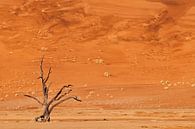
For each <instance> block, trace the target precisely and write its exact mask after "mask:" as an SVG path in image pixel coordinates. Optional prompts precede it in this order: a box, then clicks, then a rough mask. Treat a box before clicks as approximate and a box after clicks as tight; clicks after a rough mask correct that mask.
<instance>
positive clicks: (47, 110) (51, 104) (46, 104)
mask: <svg viewBox="0 0 195 129" xmlns="http://www.w3.org/2000/svg"><path fill="white" fill-rule="evenodd" d="M43 59H44V57H43V58H42V60H41V64H40V77H39V78H38V79H40V80H41V83H42V92H43V102H41V101H40V100H39V99H38V98H36V97H34V96H31V95H24V96H26V97H28V98H31V99H33V100H35V101H36V102H38V103H39V104H41V105H42V107H43V114H42V115H41V116H39V117H36V118H35V121H37V122H49V121H50V114H51V112H52V111H53V109H54V108H55V107H56V106H58V105H59V104H61V103H63V102H64V101H67V100H69V99H74V100H76V101H79V102H81V100H80V99H78V97H77V96H70V97H66V98H65V96H66V95H69V94H70V92H71V91H72V89H71V86H72V85H67V86H63V87H62V88H61V89H60V90H59V91H58V92H57V94H56V95H55V96H54V97H53V98H52V99H51V100H49V99H48V96H49V87H50V85H51V83H50V84H49V85H47V81H48V80H49V77H50V74H51V67H50V68H49V71H48V73H47V77H46V78H45V77H44V71H43Z"/></svg>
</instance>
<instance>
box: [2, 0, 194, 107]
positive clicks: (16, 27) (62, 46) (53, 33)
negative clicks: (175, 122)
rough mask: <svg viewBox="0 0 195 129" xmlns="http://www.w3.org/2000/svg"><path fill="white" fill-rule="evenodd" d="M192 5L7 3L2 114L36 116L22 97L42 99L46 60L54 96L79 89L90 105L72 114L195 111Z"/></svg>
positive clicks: (108, 0) (126, 0)
mask: <svg viewBox="0 0 195 129" xmlns="http://www.w3.org/2000/svg"><path fill="white" fill-rule="evenodd" d="M152 1H153V2H152ZM178 1H179V0H178ZM164 3H165V4H164ZM193 5H194V1H193V0H186V1H185V3H182V4H173V3H171V4H167V3H166V2H165V1H163V0H162V1H157V2H154V0H146V1H145V0H136V1H133V0H131V1H130V0H114V1H113V0H104V1H101V0H1V1H0V18H1V22H0V62H1V63H0V108H1V109H7V110H11V109H23V108H37V106H36V103H33V102H31V101H30V100H28V99H26V98H24V97H23V94H26V93H29V94H32V95H35V96H40V95H41V87H40V82H39V80H37V79H36V78H37V77H38V76H39V62H40V57H41V56H42V55H45V62H44V66H45V70H46V69H47V68H48V67H49V66H52V68H53V73H52V75H51V81H52V88H51V91H50V92H51V95H53V94H54V93H55V92H56V90H57V89H59V88H60V87H61V86H62V85H64V84H73V85H74V94H77V95H79V96H80V97H81V98H82V100H83V103H81V104H77V103H75V102H68V103H67V105H66V106H69V107H75V106H76V107H101V108H109V109H112V108H116V109H118V108H120V109H122V108H193V107H194V106H195V104H194V100H195V98H194V87H195V69H194V66H195V58H194V57H195V51H194V50H195V44H194V41H195V39H194V33H195V22H194V21H195V8H194V6H193ZM62 106H65V105H62Z"/></svg>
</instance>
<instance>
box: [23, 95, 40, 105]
mask: <svg viewBox="0 0 195 129" xmlns="http://www.w3.org/2000/svg"><path fill="white" fill-rule="evenodd" d="M24 96H25V97H28V98H31V99H33V100H35V101H36V102H38V103H39V104H41V105H43V103H42V102H41V101H40V100H39V99H37V98H36V97H34V96H31V95H24Z"/></svg>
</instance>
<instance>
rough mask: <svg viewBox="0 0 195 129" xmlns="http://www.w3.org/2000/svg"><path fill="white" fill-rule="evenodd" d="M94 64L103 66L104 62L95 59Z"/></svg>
mask: <svg viewBox="0 0 195 129" xmlns="http://www.w3.org/2000/svg"><path fill="white" fill-rule="evenodd" d="M94 62H95V63H96V64H103V63H104V60H103V59H95V60H94Z"/></svg>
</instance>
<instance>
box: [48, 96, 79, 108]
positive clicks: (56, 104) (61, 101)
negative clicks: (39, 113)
mask: <svg viewBox="0 0 195 129" xmlns="http://www.w3.org/2000/svg"><path fill="white" fill-rule="evenodd" d="M69 99H74V100H76V101H79V102H81V100H80V99H79V98H78V97H77V96H71V97H67V98H65V99H62V100H60V101H58V102H57V103H55V104H54V105H52V106H51V108H50V110H49V111H50V112H52V110H53V109H54V108H55V107H56V106H58V105H59V104H61V103H63V102H64V101H67V100H69Z"/></svg>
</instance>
